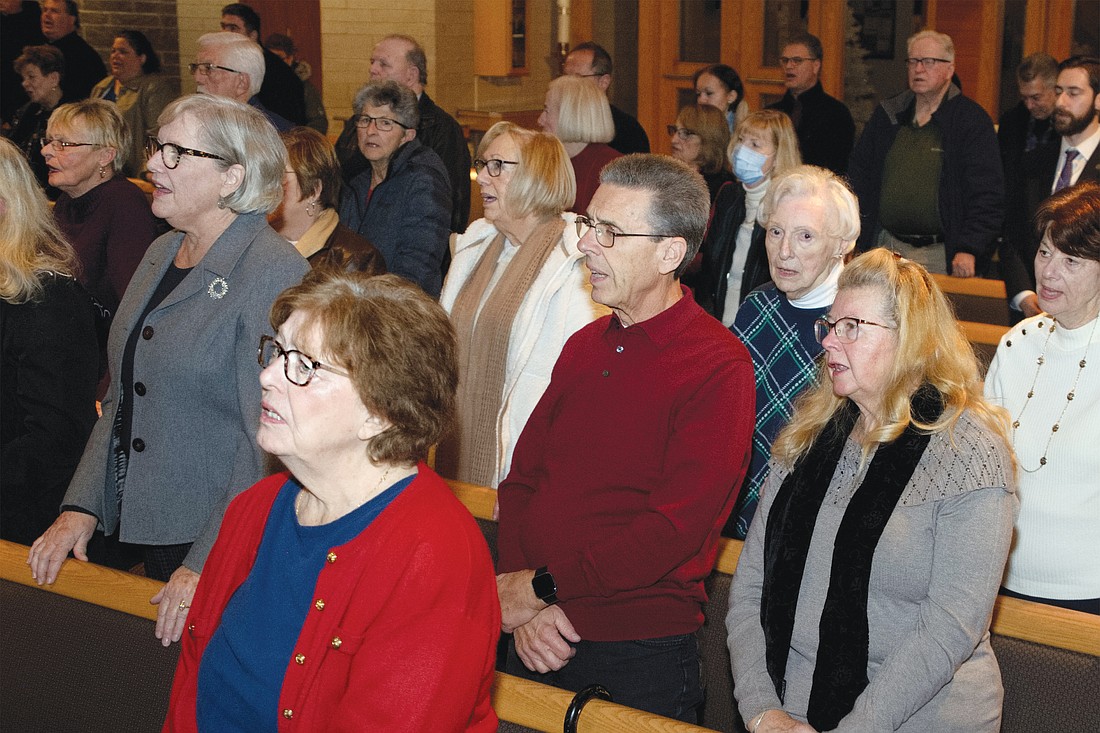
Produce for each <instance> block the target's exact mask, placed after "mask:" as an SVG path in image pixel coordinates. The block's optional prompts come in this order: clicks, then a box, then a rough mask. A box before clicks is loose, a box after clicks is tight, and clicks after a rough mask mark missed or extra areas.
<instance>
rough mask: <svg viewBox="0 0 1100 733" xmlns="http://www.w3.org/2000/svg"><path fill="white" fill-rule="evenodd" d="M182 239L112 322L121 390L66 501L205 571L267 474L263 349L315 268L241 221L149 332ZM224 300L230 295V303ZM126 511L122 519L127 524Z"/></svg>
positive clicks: (140, 281)
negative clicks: (120, 416)
mask: <svg viewBox="0 0 1100 733" xmlns="http://www.w3.org/2000/svg"><path fill="white" fill-rule="evenodd" d="M182 242H183V234H182V233H181V232H178V231H173V232H169V233H168V234H165V235H164V236H162V237H160V238H158V239H157V240H156V241H154V242H153V244H152V245H151V246H150V247H149V250H148V252H147V253H146V254H145V258H144V259H143V260H142V262H141V265H139V266H138V269H137V272H135V273H134V278H133V280H131V282H130V285H129V287H128V288H127V289H126V295H125V296H124V297H123V299H122V303H121V304H120V305H119V308H118V313H117V314H116V315H115V317H114V322H113V324H112V326H111V335H110V339H109V341H108V347H107V353H108V358H109V364H110V369H111V377H112V380H111V386H110V388H109V389H108V391H107V396H106V397H105V398H104V400H103V417H101V418H100V419H99V421H98V422H97V423H96V425H95V429H94V430H93V431H92V437H91V438H90V439H89V440H88V444H87V446H86V447H85V449H84V455H83V457H82V458H81V459H80V465H79V467H78V468H77V470H76V474H75V475H74V476H73V480H72V482H71V483H70V484H69V490H68V492H67V493H66V495H65V502H64V503H65V504H67V505H73V506H77V507H80V508H82V509H85V510H87V511H89V512H92V513H93V514H95V515H96V517H98V518H99V520H100V528H101V529H103V530H104V531H105V532H107V533H108V534H110V533H112V532H114V531H115V528H116V527H118V526H119V523H120V520H121V527H122V531H121V533H120V536H119V538H120V539H121V540H122V541H123V542H134V543H139V544H150V545H174V544H184V543H187V542H193V543H194V546H193V547H192V548H191V552H190V554H188V556H187V559H186V560H185V561H184V564H185V565H186V566H187V567H188V568H190V569H191V570H194V571H196V572H201V571H202V566H203V563H204V562H205V561H206V555H207V554H208V553H209V552H210V547H211V546H212V545H213V544H214V539H215V538H216V537H217V534H218V528H219V526H220V525H221V519H222V514H224V512H225V508H226V506H227V505H228V503H229V501H230V500H231V499H232V498H233V497H234V496H236V495H237V494H238V493H240V492H241V491H244V490H245V489H247V488H248V487H250V486H251V485H252V484H254V483H255V482H256V481H258V480H259V479H260V478H262V477H263V452H262V451H261V450H260V447H259V446H258V445H257V443H256V429H257V427H258V425H259V417H260V382H259V373H260V367H259V365H258V364H257V363H256V347H257V345H258V344H259V340H260V336H261V335H263V334H264V333H268V332H270V330H271V329H270V325H269V323H268V312H269V310H270V309H271V304H272V302H273V301H274V300H275V297H276V296H277V295H278V294H279V293H280V292H282V291H283V290H284V289H285V288H287V287H289V286H291V285H294V284H296V283H297V282H298V281H299V280H301V278H302V275H304V274H305V273H306V271H307V270H308V269H309V265H308V264H307V263H306V261H305V259H304V258H303V257H302V256H301V255H300V254H298V252H297V251H295V249H294V248H293V247H292V246H290V244H288V243H287V242H286V240H284V239H283V238H281V237H280V236H278V235H277V234H276V233H275V232H274V231H272V230H271V228H270V227H269V226H268V225H267V221H266V220H265V218H264V216H263V215H261V214H242V215H240V216H238V217H237V219H236V220H235V221H234V222H233V223H232V224H231V225H230V226H229V228H228V229H226V230H225V232H224V233H223V234H222V235H221V237H219V238H218V240H217V241H216V242H215V243H214V245H213V247H211V248H210V251H209V252H207V253H206V256H205V257H203V259H202V261H201V262H200V263H199V264H198V265H196V266H195V267H194V269H192V270H191V272H189V273H187V275H186V277H184V279H183V281H182V282H181V283H180V284H179V285H178V286H177V287H176V289H175V290H174V291H172V292H171V293H170V294H169V295H168V297H167V298H165V299H164V301H163V302H162V303H161V304H160V305H159V306H158V307H157V308H155V309H154V310H153V311H152V312H151V313H150V314H149V316H148V317H147V318H146V319H145V322H144V324H139V323H138V319H139V318H140V317H141V314H142V312H143V311H144V310H145V307H146V305H147V304H148V302H149V299H150V297H151V296H152V294H153V291H154V290H156V287H157V285H158V284H159V283H160V281H161V278H163V276H164V273H165V272H167V270H168V267H169V265H171V263H172V260H173V258H174V257H175V255H176V252H178V251H179V248H180V245H181V243H182ZM219 296H220V297H219ZM135 327H138V328H142V329H143V331H142V334H141V336H140V337H139V338H138V342H137V349H136V351H135V352H134V384H135V390H136V389H137V385H138V384H139V383H140V384H141V385H143V390H142V391H144V394H141V395H139V394H137V393H136V391H135V392H134V393H131V394H127V395H125V399H132V400H134V402H133V405H134V410H133V423H132V432H131V439H132V440H137V439H140V440H141V441H142V442H143V443H144V447H143V449H142V450H141V451H138V450H135V449H134V448H131V450H130V461H129V465H128V467H127V473H126V480H125V486H124V489H125V492H124V494H123V497H124V500H123V501H122V502H121V509H120V502H119V501H118V488H117V483H116V480H115V468H114V464H113V460H114V459H113V456H114V450H113V447H114V442H115V440H114V434H113V433H114V431H113V429H112V426H113V425H114V422H115V416H116V414H117V413H118V408H119V400H118V394H119V390H120V388H121V383H120V379H121V374H122V356H123V351H124V349H125V347H126V340H127V339H128V338H129V336H130V332H131V331H133V329H134V328H135ZM120 511H121V517H120Z"/></svg>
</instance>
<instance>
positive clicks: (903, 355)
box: [726, 249, 1019, 733]
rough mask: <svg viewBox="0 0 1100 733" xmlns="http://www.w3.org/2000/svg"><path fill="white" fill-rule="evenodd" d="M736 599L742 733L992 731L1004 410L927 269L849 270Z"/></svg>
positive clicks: (822, 326)
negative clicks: (990, 399)
mask: <svg viewBox="0 0 1100 733" xmlns="http://www.w3.org/2000/svg"><path fill="white" fill-rule="evenodd" d="M816 328H817V334H818V338H819V340H821V342H822V346H823V347H824V348H825V355H824V357H823V359H822V366H821V373H820V374H819V383H818V385H817V386H816V387H814V388H811V389H810V390H808V391H807V392H806V393H805V394H804V396H803V398H802V399H801V400H800V401H799V402H798V403H797V405H796V408H795V413H794V416H793V417H792V419H791V422H790V423H789V424H788V425H787V427H786V428H785V429H784V430H783V432H781V433H780V434H779V437H778V439H777V440H776V442H775V444H774V445H773V446H772V466H771V472H770V474H769V476H768V478H767V481H766V482H765V484H764V491H763V495H762V499H761V502H760V507H759V510H758V514H757V519H756V521H754V522H753V523H752V525H751V526H750V527H749V533H748V537H747V539H746V541H745V548H744V552H743V553H742V555H741V559H740V562H739V564H738V567H737V572H736V574H735V575H734V580H733V586H732V588H731V590H730V611H729V614H728V615H727V617H726V626H727V628H728V630H729V648H730V658H731V661H732V665H733V679H734V691H735V692H734V694H735V695H736V697H737V703H738V707H739V709H740V711H741V716H742V718H743V719H744V720H745V723H746V725H747V727H748V730H749V732H750V733H771V732H772V731H791V732H796V733H807V732H809V731H827V730H837V731H860V732H861V733H866V732H868V731H895V730H900V731H911V732H916V731H921V732H923V731H933V730H934V731H937V732H939V733H942V732H944V731H957V732H958V733H963V732H964V731H965V732H966V733H975V732H982V731H987V732H988V733H994V732H995V731H998V730H1000V716H1001V700H1002V698H1003V694H1004V693H1003V689H1002V687H1001V678H1000V671H999V669H998V667H997V661H996V659H995V658H994V656H993V650H992V648H991V647H990V645H989V622H990V617H991V614H992V610H993V602H994V599H995V598H996V595H997V587H998V585H999V583H1000V579H1001V572H1002V570H1003V569H1004V563H1005V558H1006V557H1007V555H1008V548H1009V544H1010V542H1011V540H1012V524H1013V521H1014V519H1015V516H1016V511H1017V508H1018V506H1019V505H1018V502H1017V499H1016V491H1015V485H1016V482H1015V471H1014V466H1013V459H1012V452H1011V448H1010V447H1009V444H1008V439H1007V433H1008V430H1007V428H1008V420H1007V416H1006V415H1005V414H1004V411H1003V410H1001V409H1000V408H997V407H993V406H992V405H990V404H989V403H987V402H986V401H985V400H984V398H983V397H982V394H981V386H980V382H979V379H978V367H977V362H976V360H975V358H974V354H973V351H972V350H971V349H970V347H969V346H968V344H967V342H966V339H965V338H964V336H963V334H962V333H961V331H960V330H959V328H958V325H957V324H956V322H955V319H954V318H953V317H952V312H951V309H950V307H949V306H948V304H947V301H946V299H945V298H944V296H943V293H941V292H940V291H939V289H938V288H937V287H936V285H935V283H934V282H933V281H932V280H931V278H930V277H929V276H928V273H927V272H926V271H925V270H924V268H922V267H921V266H920V265H917V264H915V263H913V262H909V261H907V260H902V259H898V258H896V257H895V256H894V255H893V254H892V253H891V252H889V251H887V250H885V249H875V250H872V251H871V252H868V253H867V254H864V255H862V256H860V257H857V258H856V259H855V260H853V261H852V262H851V263H849V264H848V265H847V266H846V267H845V268H844V272H843V273H842V274H841V276H840V281H839V290H838V292H837V295H836V300H835V301H834V302H833V305H832V307H831V309H830V312H829V315H828V316H825V317H823V318H821V319H819V320H818V322H817V326H816Z"/></svg>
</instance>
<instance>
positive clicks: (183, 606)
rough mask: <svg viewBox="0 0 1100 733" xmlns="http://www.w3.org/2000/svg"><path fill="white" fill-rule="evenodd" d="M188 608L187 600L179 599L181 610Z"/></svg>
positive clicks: (189, 606)
mask: <svg viewBox="0 0 1100 733" xmlns="http://www.w3.org/2000/svg"><path fill="white" fill-rule="evenodd" d="M189 608H191V605H190V604H189V603H188V602H187V601H180V610H181V611H186V610H187V609H189Z"/></svg>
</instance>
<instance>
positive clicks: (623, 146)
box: [562, 41, 649, 155]
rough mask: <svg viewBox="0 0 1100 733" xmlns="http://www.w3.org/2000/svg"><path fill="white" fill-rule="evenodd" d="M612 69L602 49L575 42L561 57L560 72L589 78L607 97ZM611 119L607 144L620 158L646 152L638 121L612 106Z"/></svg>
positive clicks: (608, 55) (596, 45)
mask: <svg viewBox="0 0 1100 733" xmlns="http://www.w3.org/2000/svg"><path fill="white" fill-rule="evenodd" d="M613 68H614V67H613V66H612V63H611V54H609V53H608V52H607V50H606V49H604V47H603V46H601V45H600V44H598V43H593V42H592V41H585V42H584V43H578V44H577V45H576V47H574V48H573V50H572V51H570V52H569V55H568V56H566V57H565V64H564V66H563V68H562V70H563V71H564V72H565V73H566V74H568V75H569V76H579V77H582V78H585V79H589V80H590V81H591V82H592V83H593V84H595V85H596V86H598V87H599V88H600V91H601V92H603V93H604V94H607V90H608V88H609V87H610V86H611V72H612V70H613ZM608 101H610V100H608ZM611 120H612V122H614V123H615V137H614V138H612V140H611V142H609V143H608V145H610V146H611V147H613V148H615V149H616V150H618V151H619V152H620V153H622V154H623V155H629V154H630V153H648V152H649V136H648V135H646V134H645V128H643V127H642V126H641V124H640V123H639V122H638V120H636V119H634V118H633V117H631V116H630V115H629V114H627V113H626V112H624V111H622V110H621V109H619V108H618V107H616V106H615V105H611Z"/></svg>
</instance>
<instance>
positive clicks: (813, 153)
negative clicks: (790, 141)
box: [768, 82, 856, 176]
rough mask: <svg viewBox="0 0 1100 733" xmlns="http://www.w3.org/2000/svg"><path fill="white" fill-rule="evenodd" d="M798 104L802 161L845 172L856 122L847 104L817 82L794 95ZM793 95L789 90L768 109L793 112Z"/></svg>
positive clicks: (833, 170) (836, 171) (838, 172)
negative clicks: (827, 92) (799, 109)
mask: <svg viewBox="0 0 1100 733" xmlns="http://www.w3.org/2000/svg"><path fill="white" fill-rule="evenodd" d="M798 101H799V102H801V103H802V114H801V115H800V118H799V121H798V125H797V126H796V127H795V132H796V133H797V134H798V147H799V150H800V151H801V152H802V162H803V163H806V164H808V165H817V166H821V167H822V168H828V169H829V170H831V171H832V172H833V173H836V174H837V175H838V176H842V175H844V174H845V173H846V172H847V171H848V158H849V156H851V154H852V144H853V143H854V142H855V139H856V124H855V122H853V121H852V113H851V112H849V111H848V107H847V105H845V104H844V102H841V101H840V100H839V99H836V98H835V97H830V96H829V95H828V94H826V93H825V90H824V89H822V88H821V82H818V83H817V84H815V85H814V86H812V87H811V88H809V89H807V90H806V91H804V92H802V94H799V95H798ZM794 103H795V98H794V95H793V94H791V92H790V90H788V91H787V93H786V94H784V95H783V98H782V99H780V100H779V101H778V102H776V103H775V104H769V105H768V109H776V110H779V111H780V112H784V113H786V114H787V115H790V114H791V112H793V111H794Z"/></svg>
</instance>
